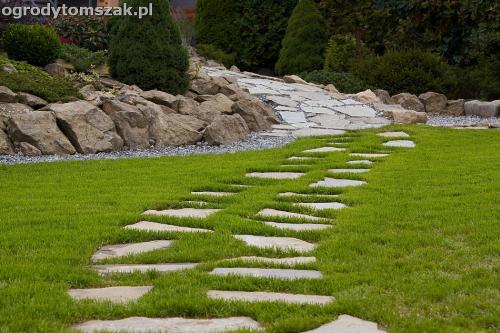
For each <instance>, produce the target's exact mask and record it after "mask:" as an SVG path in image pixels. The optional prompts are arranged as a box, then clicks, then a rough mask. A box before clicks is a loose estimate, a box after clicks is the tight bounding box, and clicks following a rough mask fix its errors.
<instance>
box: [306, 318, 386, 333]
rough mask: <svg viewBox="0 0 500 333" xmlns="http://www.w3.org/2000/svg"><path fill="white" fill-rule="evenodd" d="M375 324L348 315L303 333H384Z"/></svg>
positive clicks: (384, 332) (384, 331)
mask: <svg viewBox="0 0 500 333" xmlns="http://www.w3.org/2000/svg"><path fill="white" fill-rule="evenodd" d="M386 332H387V331H386V330H383V329H381V328H379V325H378V324H377V323H374V322H371V321H366V320H362V319H359V318H356V317H352V316H348V315H340V316H339V318H338V319H337V320H335V321H332V322H331V323H329V324H326V325H323V326H321V327H318V328H317V329H314V330H311V331H307V332H304V333H386Z"/></svg>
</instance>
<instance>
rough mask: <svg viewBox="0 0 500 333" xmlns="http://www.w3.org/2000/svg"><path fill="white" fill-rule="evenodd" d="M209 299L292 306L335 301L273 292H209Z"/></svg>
mask: <svg viewBox="0 0 500 333" xmlns="http://www.w3.org/2000/svg"><path fill="white" fill-rule="evenodd" d="M207 297H208V298H210V299H219V300H225V301H243V302H251V303H254V302H284V303H290V304H311V305H325V304H328V303H331V302H333V301H334V300H335V298H334V297H331V296H319V295H301V294H284V293H271V292H248V291H223V290H209V291H208V292H207Z"/></svg>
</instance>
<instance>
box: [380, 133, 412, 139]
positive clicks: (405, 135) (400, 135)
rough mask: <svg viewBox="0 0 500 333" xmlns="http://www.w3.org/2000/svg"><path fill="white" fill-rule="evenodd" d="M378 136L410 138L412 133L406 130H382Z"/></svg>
mask: <svg viewBox="0 0 500 333" xmlns="http://www.w3.org/2000/svg"><path fill="white" fill-rule="evenodd" d="M377 135H378V136H381V137H383V138H408V137H410V135H409V134H408V133H405V132H382V133H378V134H377Z"/></svg>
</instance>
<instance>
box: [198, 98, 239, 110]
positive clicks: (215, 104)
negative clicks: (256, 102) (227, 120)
mask: <svg viewBox="0 0 500 333" xmlns="http://www.w3.org/2000/svg"><path fill="white" fill-rule="evenodd" d="M233 104H234V102H233V101H232V100H231V99H229V97H227V96H226V95H224V94H217V95H214V96H213V97H212V98H209V99H208V100H207V101H205V102H203V103H201V104H200V107H201V108H202V109H210V110H214V111H217V112H219V113H227V114H230V113H233V111H232V109H231V108H232V106H233Z"/></svg>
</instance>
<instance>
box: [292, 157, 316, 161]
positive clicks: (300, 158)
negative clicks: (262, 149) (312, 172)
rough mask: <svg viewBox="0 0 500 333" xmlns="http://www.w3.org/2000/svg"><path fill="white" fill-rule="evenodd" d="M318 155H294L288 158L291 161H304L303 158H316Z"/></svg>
mask: <svg viewBox="0 0 500 333" xmlns="http://www.w3.org/2000/svg"><path fill="white" fill-rule="evenodd" d="M316 158H317V157H310V156H292V157H289V158H287V160H289V161H303V160H313V159H316Z"/></svg>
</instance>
